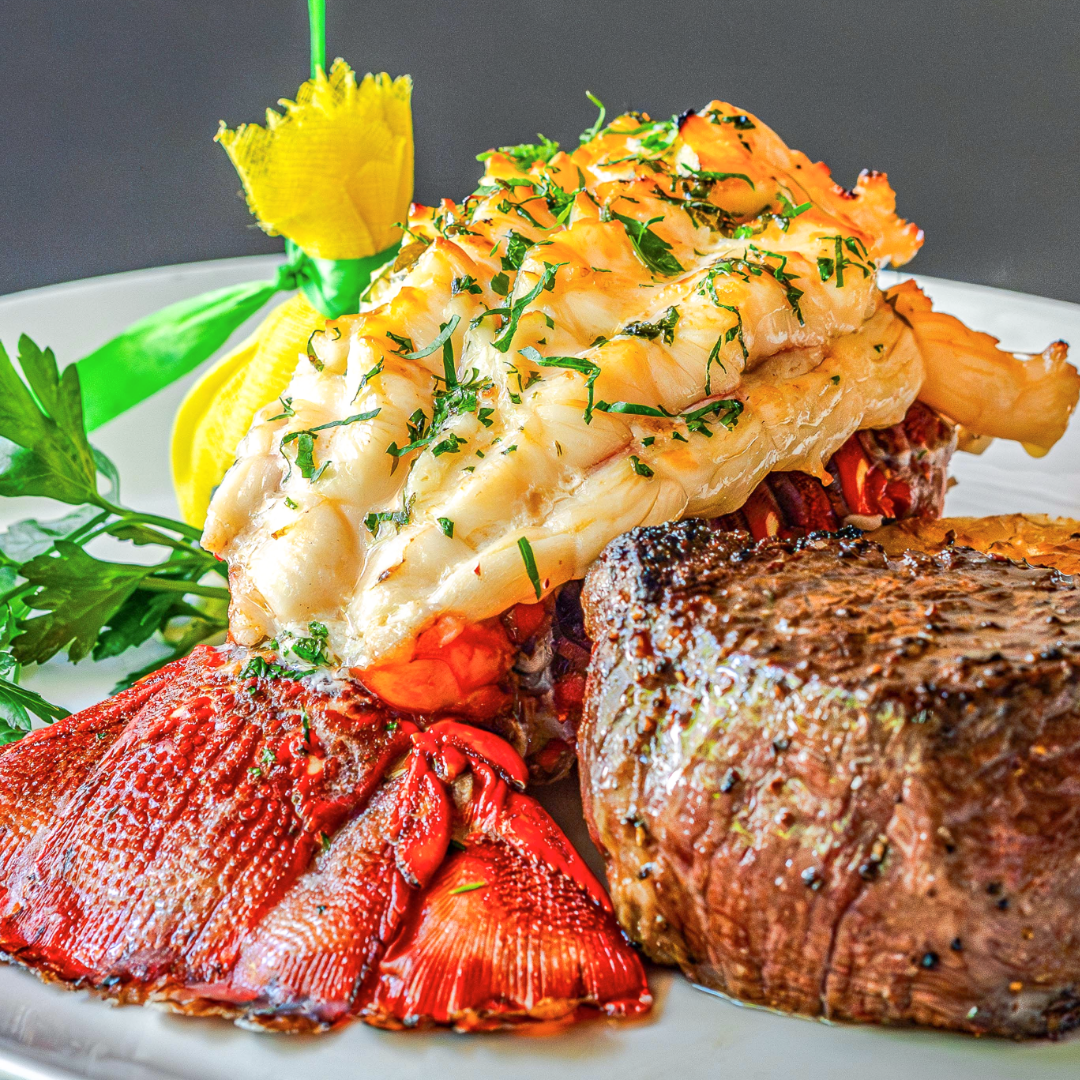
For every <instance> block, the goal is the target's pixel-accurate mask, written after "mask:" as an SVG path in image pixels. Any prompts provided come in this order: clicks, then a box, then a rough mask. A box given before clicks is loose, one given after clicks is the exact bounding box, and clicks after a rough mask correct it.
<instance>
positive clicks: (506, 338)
mask: <svg viewBox="0 0 1080 1080" xmlns="http://www.w3.org/2000/svg"><path fill="white" fill-rule="evenodd" d="M565 265H566V263H556V264H554V265H552V264H551V263H549V262H546V263H544V272H543V273H542V274H541V275H540V277H539V279H538V280H537V282H536V284H535V285H534V286H533V287H532V288H531V289H530V290H529V291H528V292H527V293H526V294H525V295H524V296H522V297H520V298H519V299H517V300H515V301H514V302H513V303H512V304H511V305H510V306H509V307H501V308H491V309H489V310H488V311H486V312H484V314H483V315H480V316H478V317H477V319H474V320H473V323H474V324H475V323H476V322H477V321H478V320H479V319H484V318H486V317H487V316H489V315H501V316H503V318H504V319H505V320H506V322H505V323H504V324H503V328H502V329H501V330H500V331H499V333H498V335H496V337H495V340H494V341H492V345H494V346H495V348H496V349H498V350H499V352H503V353H504V352H506V351H507V350H508V349H509V348H510V343H511V342H512V341H513V340H514V334H516V333H517V327H518V321H519V320H520V319H521V316H522V313H523V312H524V311H525V309H526V308H527V307H528V306H529V305H530V304H531V303H532V302H533V301H534V300H535V299H536V298H537V297H538V296H539V295H540V293H541V292H543V291H544V290H546V291H547V292H551V291H552V290H553V289H554V288H555V275H556V273H557V272H558V270H559V268H560V267H562V266H565Z"/></svg>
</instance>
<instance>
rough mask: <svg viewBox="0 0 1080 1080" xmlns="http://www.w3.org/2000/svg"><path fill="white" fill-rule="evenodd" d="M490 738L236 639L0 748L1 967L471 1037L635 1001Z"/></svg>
mask: <svg viewBox="0 0 1080 1080" xmlns="http://www.w3.org/2000/svg"><path fill="white" fill-rule="evenodd" d="M527 779H528V770H527V768H526V766H525V764H524V762H523V761H522V759H521V757H520V756H519V755H518V754H517V752H516V751H515V750H514V749H513V748H512V747H511V746H510V745H509V744H508V743H507V742H505V741H504V740H503V739H501V738H499V737H498V736H497V735H494V734H492V733H491V732H488V731H485V730H483V729H480V728H477V727H473V726H470V725H466V724H463V723H460V722H459V721H456V720H437V721H435V722H434V723H429V724H428V725H427V726H426V728H425V727H424V726H423V725H422V724H421V723H419V722H418V721H417V719H416V718H412V719H410V718H406V717H405V716H404V715H402V714H399V713H395V712H394V711H393V710H391V709H389V708H388V707H387V706H386V705H384V704H383V703H381V702H379V701H378V700H377V699H376V698H374V697H372V696H371V695H370V694H368V693H367V692H366V691H365V690H364V689H363V688H362V687H361V686H359V684H357V683H356V682H354V681H352V680H339V679H334V678H331V677H330V676H328V675H325V674H316V675H311V676H307V677H304V678H299V677H298V675H297V673H293V677H290V676H289V674H287V673H282V671H281V670H276V671H275V670H274V669H273V668H272V667H268V666H267V664H266V662H265V660H261V659H259V658H254V659H253V654H251V653H250V652H248V651H247V650H242V649H238V648H236V647H232V646H224V647H222V648H220V649H213V648H210V647H207V646H202V647H200V648H198V649H197V650H196V651H195V652H194V653H192V654H191V655H190V656H188V657H187V658H185V659H183V660H180V661H177V662H175V663H173V664H171V665H169V666H168V667H165V668H163V669H161V670H160V671H158V672H156V673H155V674H153V675H151V676H149V677H148V678H146V679H144V680H143V681H142V682H140V683H138V684H137V685H136V686H135V687H133V688H132V689H130V690H128V691H125V692H124V693H121V694H119V695H117V696H116V697H114V698H111V699H109V700H107V701H105V702H103V703H102V704H100V705H97V706H95V707H93V708H91V709H88V710H86V711H84V712H82V713H78V714H76V715H74V716H71V717H69V718H67V719H66V720H63V721H60V722H59V723H57V724H55V725H53V726H52V727H51V728H46V729H42V730H40V731H36V732H34V733H32V734H30V735H28V736H27V737H26V738H24V739H23V740H22V741H21V742H19V743H15V744H12V745H11V746H8V747H5V748H4V749H3V750H2V751H0V951H2V952H3V953H4V954H6V955H7V956H8V957H9V958H10V959H12V960H14V961H16V962H18V963H20V964H22V965H24V966H25V967H28V968H30V969H31V970H33V971H35V972H37V973H38V974H39V975H41V976H42V977H43V978H45V979H49V980H54V981H59V982H61V983H63V984H66V985H68V986H73V987H88V988H91V989H94V990H96V991H98V992H100V993H102V994H104V995H107V996H109V997H111V998H114V999H116V1000H118V1001H122V1002H133V1003H142V1002H151V1001H152V1002H159V1003H162V1004H164V1005H166V1006H167V1007H169V1008H171V1009H173V1010H176V1011H179V1012H184V1013H193V1014H218V1015H223V1016H227V1017H231V1018H233V1019H235V1020H236V1021H237V1022H238V1023H241V1024H243V1025H245V1026H255V1027H261V1028H269V1029H274V1030H279V1031H282V1030H283V1031H312V1030H324V1029H326V1028H328V1027H330V1026H332V1025H335V1024H338V1023H340V1022H342V1021H344V1020H347V1019H349V1018H352V1017H359V1018H361V1019H363V1020H364V1021H366V1022H367V1023H369V1024H373V1025H376V1026H379V1027H385V1028H412V1027H424V1026H429V1025H433V1024H443V1025H452V1026H454V1027H456V1028H458V1029H459V1030H466V1031H476V1030H487V1029H491V1028H498V1027H505V1026H513V1025H518V1024H526V1023H532V1024H535V1023H539V1022H566V1021H569V1020H571V1019H574V1018H576V1017H581V1016H585V1015H607V1016H635V1015H638V1014H640V1013H642V1012H644V1011H646V1010H647V1009H648V1008H649V1005H650V1003H651V998H650V996H649V990H648V986H647V983H646V981H645V976H644V972H643V969H642V966H641V963H640V961H639V959H638V957H637V954H636V953H635V952H634V951H633V949H632V948H631V947H630V945H629V943H628V942H627V940H626V938H625V937H624V936H623V934H622V931H621V930H620V929H619V927H618V925H617V924H616V922H615V920H614V916H613V915H612V910H611V905H610V902H609V901H608V899H607V895H606V894H605V892H604V890H603V889H602V887H601V886H600V884H599V883H598V882H597V881H596V879H595V878H594V877H593V875H592V874H591V872H590V871H589V870H588V868H587V867H586V866H585V864H584V862H583V861H582V860H581V858H580V856H579V855H578V854H577V853H576V852H575V851H574V849H573V848H572V847H571V845H570V844H569V842H568V841H567V840H566V838H565V837H564V836H563V835H562V833H561V832H560V830H559V829H558V827H557V826H556V824H555V823H554V821H553V820H552V819H551V818H550V817H549V816H548V814H547V813H546V812H545V811H544V810H543V809H542V808H541V807H540V806H539V804H538V803H536V802H535V800H533V799H532V798H530V797H529V796H527V795H524V794H522V793H521V789H522V788H523V787H524V785H525V783H526V780H527Z"/></svg>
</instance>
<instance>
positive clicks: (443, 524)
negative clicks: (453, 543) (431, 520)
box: [435, 517, 454, 540]
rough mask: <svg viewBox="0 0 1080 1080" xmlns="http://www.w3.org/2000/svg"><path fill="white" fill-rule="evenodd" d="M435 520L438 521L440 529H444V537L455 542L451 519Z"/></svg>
mask: <svg viewBox="0 0 1080 1080" xmlns="http://www.w3.org/2000/svg"><path fill="white" fill-rule="evenodd" d="M435 520H436V521H438V523H439V528H440V529H442V531H443V535H444V536H447V537H449V538H450V539H451V540H453V539H454V523H453V522H452V521H451V520H450V519H449V518H444V517H441V518H436V519H435Z"/></svg>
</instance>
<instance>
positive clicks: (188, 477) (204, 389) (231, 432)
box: [172, 294, 326, 527]
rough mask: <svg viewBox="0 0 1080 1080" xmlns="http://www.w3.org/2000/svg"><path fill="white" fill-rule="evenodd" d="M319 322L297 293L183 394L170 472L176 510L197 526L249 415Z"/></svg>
mask: <svg viewBox="0 0 1080 1080" xmlns="http://www.w3.org/2000/svg"><path fill="white" fill-rule="evenodd" d="M325 325H326V320H325V319H324V318H323V317H322V316H321V315H320V314H319V313H318V312H317V311H316V310H315V309H314V308H313V307H312V306H311V305H310V304H309V303H308V302H307V300H306V299H305V298H304V296H303V295H301V294H297V295H296V296H293V297H292V298H290V299H289V300H286V301H285V302H284V303H283V304H279V305H278V306H277V307H276V308H274V309H273V310H272V311H271V312H270V314H269V315H267V317H266V318H265V319H264V320H263V322H262V324H261V325H260V326H259V328H258V329H257V330H256V331H255V333H253V334H252V335H251V337H249V338H248V339H247V340H246V341H244V342H242V343H241V344H240V345H238V346H237V347H236V348H235V349H234V350H233V351H232V352H230V353H228V354H227V355H226V356H224V357H222V358H221V359H220V360H219V361H218V362H217V363H216V364H215V365H214V366H213V367H212V368H211V369H210V370H209V371H207V372H206V374H204V375H203V376H202V378H200V379H199V381H198V382H197V383H196V384H195V385H194V386H193V387H192V388H191V390H190V391H189V392H188V395H187V397H185V398H184V400H183V403H182V404H181V405H180V409H179V411H178V412H177V414H176V420H175V421H174V423H173V434H172V475H173V485H174V486H175V488H176V499H177V502H178V503H179V505H180V513H181V515H182V516H183V518H184V520H185V521H186V522H188V524H190V525H194V526H196V527H201V526H202V524H203V521H204V520H205V519H206V508H207V507H208V506H209V505H210V498H211V496H212V495H213V493H214V488H216V487H217V485H218V484H220V483H221V479H222V477H223V476H224V475H225V473H226V471H227V470H228V468H229V466H230V465H231V464H232V463H233V460H234V458H235V457H236V447H237V446H238V445H239V443H240V440H241V439H242V438H243V437H244V436H245V435H246V434H247V431H248V428H249V427H251V420H252V417H253V416H254V415H255V413H256V412H257V411H258V410H259V409H261V408H262V407H263V406H264V405H267V404H269V403H270V402H271V401H273V400H274V398H276V397H278V395H280V394H281V393H282V392H283V391H284V389H285V387H287V386H288V385H289V380H290V379H291V378H292V375H293V371H294V370H295V368H296V362H297V359H298V357H299V355H300V354H301V353H303V352H304V350H305V348H306V347H307V340H308V338H309V337H310V336H311V333H312V331H314V330H321V329H322V328H323V327H324V326H325Z"/></svg>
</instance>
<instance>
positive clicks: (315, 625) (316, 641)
mask: <svg viewBox="0 0 1080 1080" xmlns="http://www.w3.org/2000/svg"><path fill="white" fill-rule="evenodd" d="M308 633H309V634H310V635H311V637H298V638H293V639H292V641H290V642H289V644H288V646H287V650H288V651H289V652H291V653H292V654H293V655H294V656H298V657H299V658H300V659H301V660H303V661H305V662H306V663H308V664H312V665H315V666H316V667H320V666H321V667H325V666H326V665H328V664H329V663H330V658H329V656H327V653H326V639H327V637H328V636H329V634H330V631H329V629H328V628H327V627H326V625H325V624H323V623H321V622H310V623H308Z"/></svg>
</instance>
